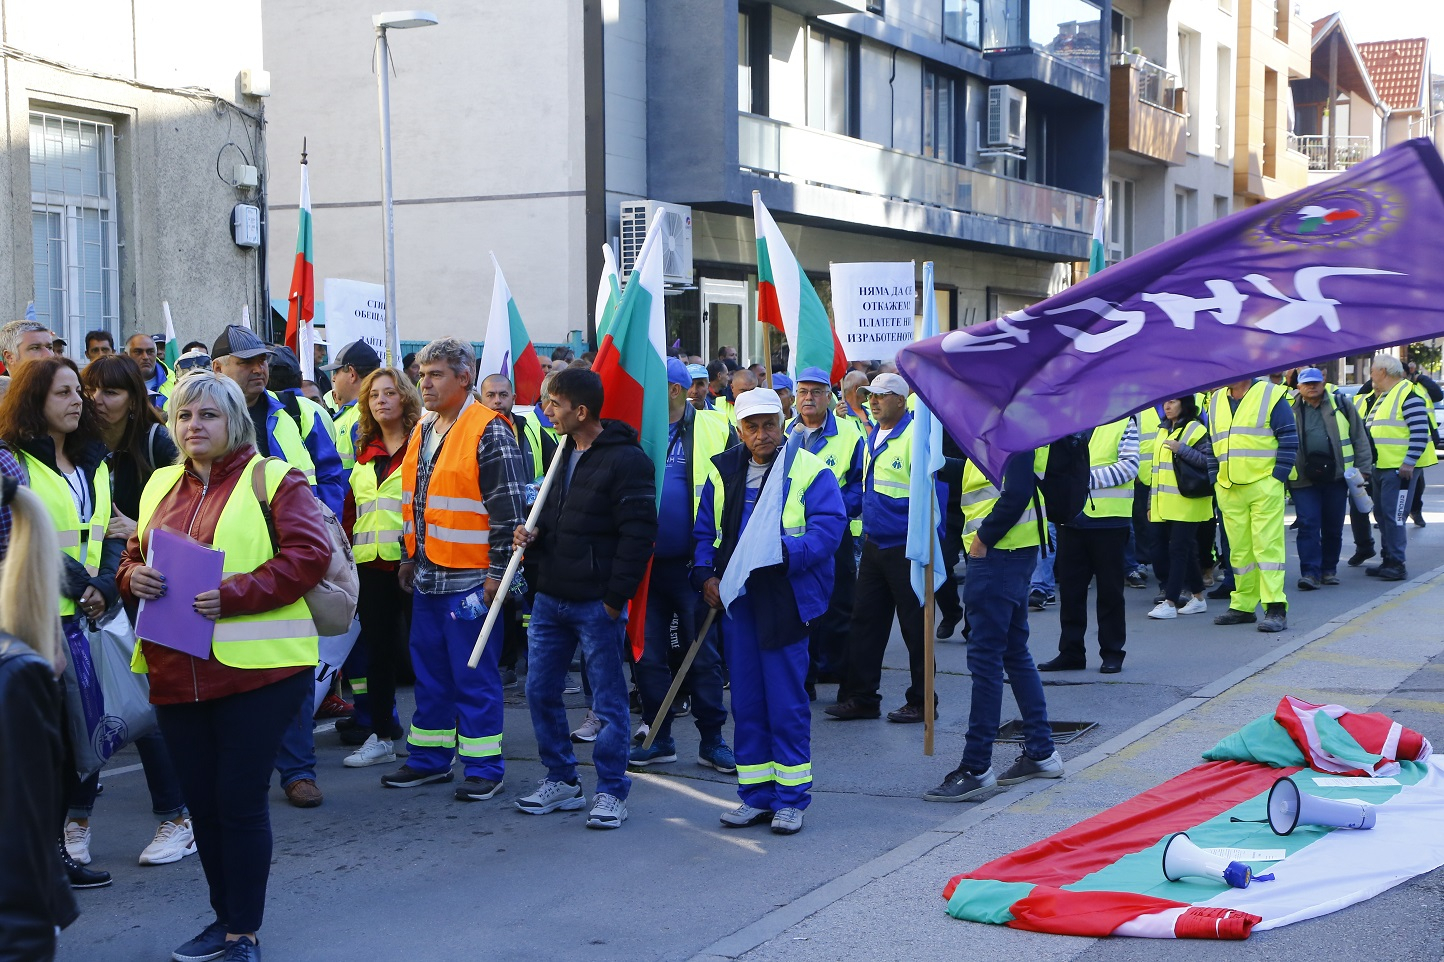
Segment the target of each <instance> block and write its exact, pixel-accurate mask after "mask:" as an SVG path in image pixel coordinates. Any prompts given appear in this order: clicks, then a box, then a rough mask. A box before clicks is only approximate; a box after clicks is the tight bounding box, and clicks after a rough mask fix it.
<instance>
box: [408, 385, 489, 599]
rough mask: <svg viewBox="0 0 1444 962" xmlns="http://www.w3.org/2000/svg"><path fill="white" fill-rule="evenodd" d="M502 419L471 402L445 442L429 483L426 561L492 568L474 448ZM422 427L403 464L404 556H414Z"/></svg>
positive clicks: (417, 429) (415, 432)
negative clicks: (494, 424)
mask: <svg viewBox="0 0 1444 962" xmlns="http://www.w3.org/2000/svg"><path fill="white" fill-rule="evenodd" d="M494 417H498V415H497V413H496V412H495V411H493V410H492V409H491V408H489V407H487V406H486V405H484V404H481V403H478V402H476V401H472V402H471V403H470V404H468V405H467V407H466V410H464V411H462V412H461V416H460V417H459V418H457V420H456V423H455V424H453V425H452V426H451V429H450V430H449V431H447V432H446V436H445V437H444V438H442V439H441V449H440V450H439V451H437V452H436V462H435V464H434V465H433V466H432V469H431V480H430V481H429V482H428V483H427V487H426V512H425V517H424V519H423V521H424V523H425V524H426V557H427V558H429V559H430V560H431V562H432V563H433V564H437V565H440V566H441V567H443V568H457V569H464V570H482V569H485V568H488V567H490V566H491V560H490V559H491V551H490V546H489V545H490V540H491V523H490V518H489V517H488V516H487V513H486V504H485V502H483V501H482V491H481V482H480V480H479V479H478V477H477V471H476V446H477V445H478V444H479V443H481V433H482V432H483V431H485V430H486V426H487V425H488V424H490V423H491V419H492V418H494ZM421 428H422V425H421V424H418V425H416V427H415V428H414V429H413V430H412V432H411V442H410V443H409V444H408V445H407V446H406V457H405V459H404V460H403V461H402V462H401V520H402V532H403V535H402V536H403V537H404V538H405V539H406V553H407V555H408V556H409V557H412V558H415V557H416V515H415V511H416V507H415V505H414V504H413V503H412V502H413V499H414V498H415V495H416V471H417V463H418V461H419V459H420V458H421Z"/></svg>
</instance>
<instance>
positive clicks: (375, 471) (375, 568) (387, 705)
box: [342, 367, 421, 768]
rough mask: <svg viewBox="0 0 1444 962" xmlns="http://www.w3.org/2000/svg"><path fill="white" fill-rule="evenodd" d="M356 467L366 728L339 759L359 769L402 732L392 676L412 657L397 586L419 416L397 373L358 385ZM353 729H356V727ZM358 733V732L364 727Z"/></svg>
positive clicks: (392, 755) (407, 607) (379, 758)
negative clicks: (406, 471) (407, 465)
mask: <svg viewBox="0 0 1444 962" xmlns="http://www.w3.org/2000/svg"><path fill="white" fill-rule="evenodd" d="M356 397H357V412H358V414H357V421H356V466H355V467H354V468H352V469H351V488H350V491H349V492H348V493H347V495H346V511H345V513H344V516H343V519H342V520H343V523H344V524H345V526H346V530H347V532H348V533H349V534H350V535H351V550H352V552H353V553H354V554H355V556H356V571H357V574H358V575H359V576H360V581H361V593H360V596H359V599H358V601H357V605H356V615H357V617H358V618H360V620H361V634H360V636H359V637H358V638H357V640H356V641H357V644H359V645H361V646H362V651H364V652H365V653H366V664H367V668H366V686H367V692H368V694H369V695H370V698H371V732H370V733H369V734H368V735H367V736H366V741H365V742H364V743H363V744H362V745H361V747H359V748H357V749H356V750H355V751H354V752H352V753H351V754H350V755H348V756H347V757H346V759H345V761H344V762H343V764H345V765H346V767H347V768H364V767H366V766H368V765H380V764H384V763H388V762H394V761H396V752H395V741H396V739H398V738H400V737H402V734H403V732H402V730H401V723H400V720H399V719H398V718H397V717H396V680H397V678H398V676H399V675H400V674H401V670H402V668H403V667H404V666H406V665H407V662H408V659H409V658H410V653H409V652H410V648H409V642H410V637H411V617H410V616H411V599H410V598H408V597H407V595H406V592H405V591H403V590H401V581H400V578H399V576H398V572H397V569H398V568H399V567H400V565H399V562H400V560H401V472H400V471H399V470H398V469H399V468H400V467H401V462H402V461H403V460H405V458H406V447H407V445H408V444H409V443H411V441H410V439H411V430H412V428H414V427H416V422H417V421H419V420H421V394H420V393H419V392H418V391H417V390H416V386H415V385H413V384H412V383H411V379H410V378H408V377H407V376H406V375H405V374H404V373H403V372H401V371H398V370H397V369H396V368H394V367H381V368H377V369H376V370H374V371H372V372H371V373H370V374H368V375H366V378H365V380H363V381H362V382H361V386H360V388H359V389H358V390H357V395H356ZM358 727H359V726H358ZM362 731H364V729H362Z"/></svg>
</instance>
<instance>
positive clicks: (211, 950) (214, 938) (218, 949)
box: [170, 922, 226, 962]
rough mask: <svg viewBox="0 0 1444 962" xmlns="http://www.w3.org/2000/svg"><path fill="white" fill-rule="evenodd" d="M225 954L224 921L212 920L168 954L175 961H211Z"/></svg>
mask: <svg viewBox="0 0 1444 962" xmlns="http://www.w3.org/2000/svg"><path fill="white" fill-rule="evenodd" d="M225 954H226V923H224V922H212V923H211V924H210V925H207V926H206V927H205V928H203V929H201V934H200V935H197V936H196V937H195V938H193V939H191V940H190V941H189V942H187V943H186V944H185V945H182V946H181V947H180V948H178V949H176V950H175V951H174V952H172V953H171V954H170V957H171V958H172V959H174V960H175V962H211V960H212V959H219V958H220V957H221V956H223V955H225Z"/></svg>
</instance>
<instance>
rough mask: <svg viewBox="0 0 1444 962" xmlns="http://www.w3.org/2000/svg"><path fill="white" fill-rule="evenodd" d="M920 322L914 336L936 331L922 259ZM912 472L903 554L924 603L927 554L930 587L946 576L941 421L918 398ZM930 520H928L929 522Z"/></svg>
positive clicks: (928, 266) (929, 268)
mask: <svg viewBox="0 0 1444 962" xmlns="http://www.w3.org/2000/svg"><path fill="white" fill-rule="evenodd" d="M922 293H923V326H922V330H920V331H919V332H918V340H923V339H925V338H929V337H933V336H935V335H936V334H937V333H938V303H937V298H936V297H935V296H934V295H933V262H932V261H924V262H923V292H922ZM912 467H913V473H912V477H911V478H910V479H909V484H908V541H907V556H908V560H909V561H911V562H912V584H913V592H914V593H915V594H916V595H917V596H918V603H919V604H926V601H925V599H926V597H927V593H926V592H927V564H928V556H929V554H931V555H932V561H933V590H934V591H936V590H938V589H939V588H941V587H942V586H943V582H944V581H946V580H947V576H948V574H947V569H946V566H945V565H944V564H943V546H942V545H941V544H939V543H938V527H937V526H938V523H939V522H941V521H942V520H943V514H942V510H941V508H939V506H938V491H937V487H936V483H935V482H936V479H937V473H938V471H940V470H941V469H942V467H943V425H942V422H941V421H939V420H938V419H937V418H935V417H933V412H932V411H930V410H928V406H927V405H926V404H924V403H923V402H922V399H921V398H919V399H918V402H917V406H916V407H915V408H914V409H913V457H912ZM929 521H931V524H930V523H929Z"/></svg>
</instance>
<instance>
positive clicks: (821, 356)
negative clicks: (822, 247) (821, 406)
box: [752, 190, 847, 384]
mask: <svg viewBox="0 0 1444 962" xmlns="http://www.w3.org/2000/svg"><path fill="white" fill-rule="evenodd" d="M752 218H753V222H754V226H755V229H756V231H757V319H758V320H759V321H761V322H762V323H763V324H767V325H770V326H772V327H775V328H777V330H779V331H781V332H782V333H783V334H785V335H786V337H787V344H788V346H789V347H790V348H791V353H790V355H789V357H788V373H790V374H791V375H792V376H793V377H794V378H795V377H796V376H797V372H798V371H801V370H803V369H805V368H809V367H820V368H822V369H823V370H824V371H828V372H829V376H830V377H831V378H832V383H833V384H836V383H838V382H839V381H841V380H842V376H843V374H845V373H847V358H846V357H844V356H843V353H842V344H841V342H839V341H838V339H837V332H835V331H834V330H833V329H832V322H831V321H829V320H828V319H827V309H826V308H825V307H823V306H822V298H820V297H818V296H817V291H816V290H814V289H813V287H812V282H811V281H810V280H808V279H807V274H806V273H805V272H804V271H803V270H802V265H801V264H799V263H798V262H797V258H796V257H794V256H792V249H791V248H790V247H788V246H787V241H785V240H783V238H782V231H780V230H778V229H777V222H776V221H774V220H773V219H772V215H771V214H770V213H768V211H767V208H766V207H765V206H763V204H762V194H761V192H760V191H755V190H754V191H753V192H752Z"/></svg>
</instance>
